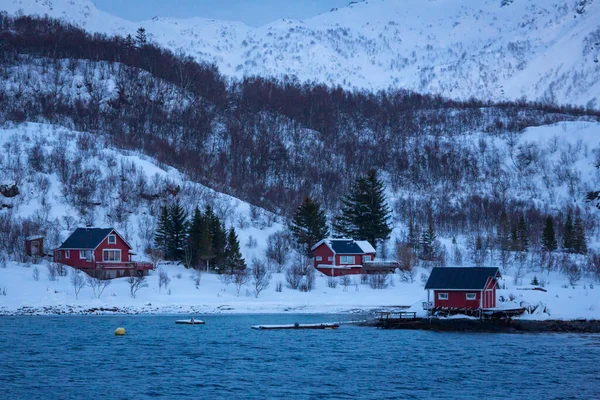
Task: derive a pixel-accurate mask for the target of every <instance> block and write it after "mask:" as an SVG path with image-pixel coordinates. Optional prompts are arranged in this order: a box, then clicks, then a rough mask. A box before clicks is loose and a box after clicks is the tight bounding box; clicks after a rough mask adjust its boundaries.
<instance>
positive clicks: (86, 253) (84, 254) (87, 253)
mask: <svg viewBox="0 0 600 400" xmlns="http://www.w3.org/2000/svg"><path fill="white" fill-rule="evenodd" d="M79 258H80V259H82V260H88V261H91V259H92V251H91V250H79Z"/></svg>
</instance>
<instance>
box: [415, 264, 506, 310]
mask: <svg viewBox="0 0 600 400" xmlns="http://www.w3.org/2000/svg"><path fill="white" fill-rule="evenodd" d="M498 278H500V271H499V270H498V268H433V270H432V271H431V275H429V279H428V280H427V284H426V285H425V289H426V290H427V303H426V304H425V305H424V306H425V308H427V309H430V310H432V312H435V311H457V312H460V311H469V310H485V309H491V308H495V307H496V287H497V280H498ZM432 292H433V298H432V297H431V294H432Z"/></svg>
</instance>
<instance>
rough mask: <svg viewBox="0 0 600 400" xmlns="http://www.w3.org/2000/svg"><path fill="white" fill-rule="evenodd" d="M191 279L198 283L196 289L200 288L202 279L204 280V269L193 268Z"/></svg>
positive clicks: (195, 283)
mask: <svg viewBox="0 0 600 400" xmlns="http://www.w3.org/2000/svg"><path fill="white" fill-rule="evenodd" d="M190 279H191V280H192V281H194V285H196V289H198V288H199V287H200V281H201V280H202V271H201V270H200V268H195V269H193V270H192V274H191V275H190Z"/></svg>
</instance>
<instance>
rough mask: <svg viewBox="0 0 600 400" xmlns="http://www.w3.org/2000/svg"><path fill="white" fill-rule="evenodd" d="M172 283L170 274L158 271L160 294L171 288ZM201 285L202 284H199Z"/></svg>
mask: <svg viewBox="0 0 600 400" xmlns="http://www.w3.org/2000/svg"><path fill="white" fill-rule="evenodd" d="M170 282H171V278H169V274H167V272H166V271H165V270H163V269H161V270H159V271H158V292H159V293H160V290H161V289H162V288H163V287H164V288H165V289H166V288H167V287H169V283H170ZM198 284H200V282H198Z"/></svg>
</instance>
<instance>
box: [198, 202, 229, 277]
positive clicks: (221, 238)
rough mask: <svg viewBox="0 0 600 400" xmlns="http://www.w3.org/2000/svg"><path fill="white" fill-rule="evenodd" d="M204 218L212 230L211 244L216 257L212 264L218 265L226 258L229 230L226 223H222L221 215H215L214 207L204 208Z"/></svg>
mask: <svg viewBox="0 0 600 400" xmlns="http://www.w3.org/2000/svg"><path fill="white" fill-rule="evenodd" d="M204 218H205V220H206V224H207V227H208V230H209V232H210V240H211V242H210V245H211V248H212V255H213V256H214V259H213V260H212V264H213V265H214V266H215V267H218V266H219V265H220V264H222V263H223V261H224V258H225V247H226V245H227V230H226V229H225V225H224V224H223V223H221V221H220V220H219V217H218V216H217V215H215V213H214V212H213V210H212V208H211V207H210V206H209V205H207V206H206V209H205V210H204Z"/></svg>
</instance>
